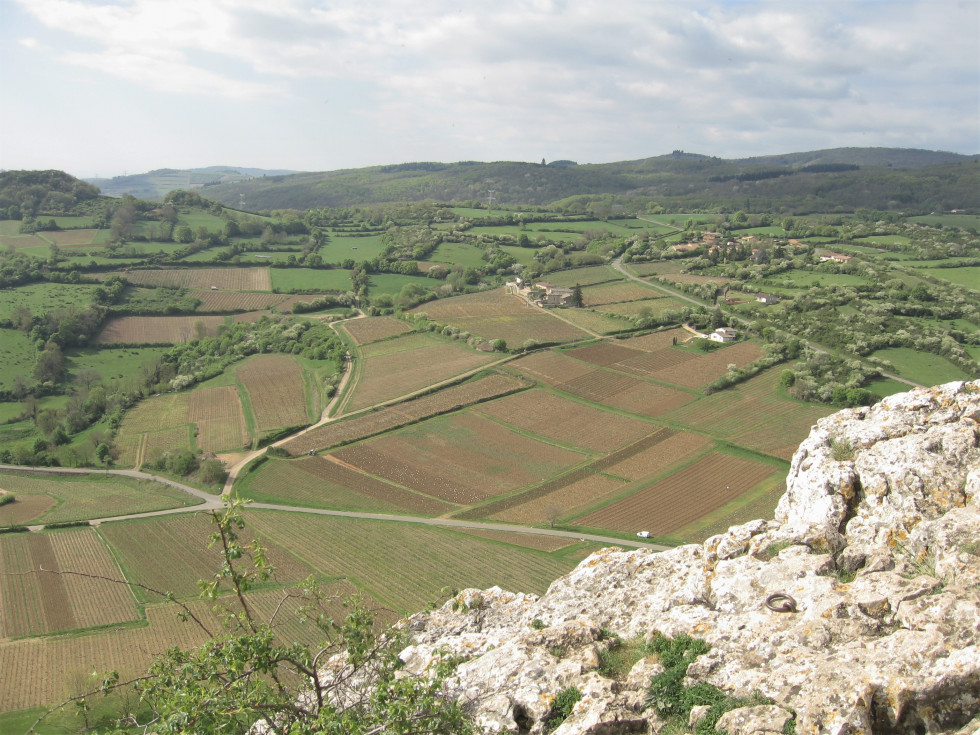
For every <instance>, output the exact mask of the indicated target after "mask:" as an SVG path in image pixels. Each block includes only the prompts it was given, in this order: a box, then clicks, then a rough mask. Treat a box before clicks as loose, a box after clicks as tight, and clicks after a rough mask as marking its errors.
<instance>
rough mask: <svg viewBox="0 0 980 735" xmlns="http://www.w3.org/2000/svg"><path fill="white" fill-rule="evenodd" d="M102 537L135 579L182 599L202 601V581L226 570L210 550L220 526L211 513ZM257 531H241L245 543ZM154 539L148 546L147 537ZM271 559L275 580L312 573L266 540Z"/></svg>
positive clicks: (135, 524)
mask: <svg viewBox="0 0 980 735" xmlns="http://www.w3.org/2000/svg"><path fill="white" fill-rule="evenodd" d="M101 531H102V534H103V535H104V536H105V537H106V539H107V540H108V541H109V543H110V544H112V546H113V547H114V548H115V549H116V551H117V553H118V556H119V560H120V562H121V563H122V565H123V567H124V568H125V569H126V572H127V574H128V575H129V577H130V578H131V579H134V580H136V581H139V582H142V583H143V584H145V585H148V586H149V587H153V588H154V589H157V590H160V591H168V590H169V591H171V592H173V593H174V594H175V595H177V596H178V597H196V596H197V595H198V593H199V591H200V590H199V588H198V585H197V581H198V580H199V579H210V578H211V577H212V575H213V574H214V572H215V570H216V569H220V567H221V564H220V558H221V557H220V554H219V551H218V549H216V548H210V549H209V548H208V544H209V543H210V537H211V534H212V533H213V532H214V527H213V525H212V524H211V521H210V519H209V518H208V516H207V515H206V514H203V513H201V514H198V513H186V514H182V515H175V516H166V517H161V518H147V519H141V520H137V521H125V522H122V523H107V524H104V525H102V526H101ZM254 537H255V533H254V531H253V530H251V529H249V528H245V529H243V530H242V531H241V532H240V535H239V540H240V541H241V543H242V544H243V545H244V544H248V543H251V541H252V539H253V538H254ZM150 538H152V539H153V543H152V544H147V543H146V540H147V539H150ZM262 543H263V545H264V546H266V548H267V551H266V556H267V558H268V561H269V563H270V564H272V565H273V566H274V567H275V568H276V572H275V580H276V581H279V582H282V583H290V582H298V581H300V580H302V579H305V578H306V577H307V575H309V574H310V569H309V568H308V567H307V566H306V565H305V564H302V563H300V562H298V561H297V560H296V559H295V558H294V557H293V556H292V555H290V554H287V553H285V552H284V551H283V550H282V549H281V548H279V546H277V545H275V544H270V543H268V542H267V541H265V540H262ZM136 594H137V595H138V596H139V597H140V598H141V599H145V600H147V601H149V602H153V601H155V599H156V598H155V597H154V596H152V595H151V594H149V593H146V592H143V591H137V592H136Z"/></svg>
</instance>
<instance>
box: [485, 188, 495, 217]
mask: <svg viewBox="0 0 980 735" xmlns="http://www.w3.org/2000/svg"><path fill="white" fill-rule="evenodd" d="M487 191H489V192H490V196H489V203H488V204H487V208H488V209H489V210H490V211H491V212H492V211H493V194H494V192H495V191H496V189H488V190H487Z"/></svg>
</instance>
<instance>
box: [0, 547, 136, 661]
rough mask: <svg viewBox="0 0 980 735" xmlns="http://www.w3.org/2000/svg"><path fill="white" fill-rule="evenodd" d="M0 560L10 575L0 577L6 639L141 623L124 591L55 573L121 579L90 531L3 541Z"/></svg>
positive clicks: (0, 620) (0, 621)
mask: <svg viewBox="0 0 980 735" xmlns="http://www.w3.org/2000/svg"><path fill="white" fill-rule="evenodd" d="M0 558H2V559H3V570H4V572H7V574H3V575H0V591H2V594H0V633H2V636H3V637H14V636H23V635H29V634H38V633H52V632H54V631H59V630H70V629H72V628H88V627H93V626H96V625H106V624H110V623H122V622H125V621H128V620H136V619H137V611H136V604H135V600H134V599H133V596H132V594H130V592H129V590H128V589H127V588H126V586H124V585H119V584H113V583H111V582H107V581H104V580H99V579H91V578H88V577H81V576H76V575H70V574H53V573H51V572H57V571H75V572H83V573H86V574H94V575H101V576H105V577H109V578H111V579H121V578H122V572H120V570H119V567H118V566H116V563H115V562H114V561H113V559H112V556H111V555H110V554H109V550H108V549H107V548H106V547H105V545H104V544H103V543H102V541H101V539H99V537H98V535H97V534H96V533H95V532H94V531H93V530H92V529H90V528H79V529H71V530H66V531H59V532H46V533H31V534H10V535H6V536H0ZM40 569H44V570H48V571H47V572H41V571H38V570H40ZM4 678H5V679H6V678H7V677H6V672H5V676H4Z"/></svg>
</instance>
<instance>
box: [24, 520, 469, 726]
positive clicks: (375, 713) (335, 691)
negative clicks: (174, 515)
mask: <svg viewBox="0 0 980 735" xmlns="http://www.w3.org/2000/svg"><path fill="white" fill-rule="evenodd" d="M240 505H241V503H240V501H234V502H232V503H230V504H229V505H228V506H227V507H226V508H225V509H224V510H223V511H221V512H218V511H212V512H211V517H212V520H213V522H214V524H215V527H216V531H215V533H214V534H213V536H212V545H213V546H216V547H217V548H218V551H219V553H220V555H221V559H222V563H221V569H220V570H219V571H218V572H217V573H216V574H215V575H214V577H213V578H211V579H210V580H207V581H202V582H201V583H200V585H201V589H202V596H203V597H204V598H206V599H208V600H213V601H215V602H216V603H217V606H216V608H215V609H216V611H220V612H221V613H222V615H223V621H224V622H223V626H222V629H221V630H211V629H209V628H208V626H207V625H206V624H205V622H204V621H203V620H202V619H201V618H200V617H198V616H196V615H195V614H194V612H193V610H192V609H191V608H190V607H188V606H187V605H186V604H184V603H182V602H180V601H178V600H176V599H175V598H174V595H173V594H172V593H164V592H160V591H158V590H154V589H152V588H149V587H146V586H145V585H141V584H137V585H136V586H138V587H141V588H142V589H144V590H147V591H150V592H153V593H155V594H158V595H161V596H162V597H164V598H166V599H168V600H170V601H172V602H174V603H175V604H176V605H178V606H179V608H180V612H179V615H180V617H181V619H183V620H184V621H185V622H187V623H188V624H191V625H196V626H198V627H199V628H200V629H202V630H203V631H204V632H205V634H206V635H207V638H208V640H207V642H206V643H204V644H203V645H201V646H199V647H197V648H194V649H191V650H187V651H184V650H181V649H178V648H176V647H174V648H171V649H169V650H168V651H167V652H166V653H164V654H163V655H162V656H161V657H160V658H158V659H157V660H156V661H154V662H153V664H152V665H151V666H150V668H149V670H148V671H147V672H146V674H144V675H142V676H139V677H136V678H135V679H132V680H129V681H120V680H119V676H118V674H117V673H116V672H109V673H108V674H107V675H106V676H105V677H104V678H103V680H102V682H101V685H100V686H99V687H98V688H97V689H95V690H94V691H92V692H89V693H88V694H86V695H81V696H78V697H75V698H73V699H72V700H69V702H65V703H62V704H61V705H58V707H56V708H53V709H52V710H49V712H48V713H46V715H44V716H42V718H41V719H39V720H38V722H36V723H35V725H34V727H32V728H31V730H30V732H33V731H34V729H35V727H36V726H37V725H38V724H39V723H40V722H41V720H43V718H44V717H45V716H47V714H50V713H51V712H53V711H54V710H55V709H58V708H60V707H63V706H65V705H66V704H68V703H70V702H74V703H75V704H76V705H78V706H79V708H80V709H82V710H83V711H85V710H86V709H87V705H86V699H87V698H91V697H94V696H97V695H98V694H100V693H101V694H108V693H111V692H115V691H118V690H122V689H130V688H132V689H133V690H135V694H136V698H135V701H133V702H132V703H131V707H130V709H131V711H129V712H125V713H122V714H121V715H120V716H119V717H118V718H117V719H116V720H115V723H114V725H113V726H112V727H111V728H110V729H106V727H105V726H104V725H103V726H102V727H100V728H99V732H114V733H124V732H125V733H131V732H133V731H134V729H135V730H137V731H141V732H155V733H188V732H200V733H204V732H207V733H248V732H250V731H253V732H262V733H282V734H283V735H285V734H286V733H288V734H289V735H306V734H307V733H308V734H310V735H312V734H313V733H326V734H328V735H331V734H332V735H342V734H344V735H346V734H351V735H371V734H374V733H393V734H397V735H415V734H418V735H421V734H422V733H443V734H445V735H450V734H455V733H470V732H472V727H471V724H470V722H469V720H468V718H467V716H466V714H465V712H464V710H463V706H462V705H461V704H460V703H459V702H457V701H456V700H454V699H452V698H450V697H449V696H447V693H446V686H445V682H446V678H447V677H448V676H449V675H450V674H451V672H452V663H451V662H450V661H449V660H448V659H446V658H444V657H440V658H438V659H436V660H435V661H434V662H433V664H432V666H431V667H430V670H429V671H428V672H427V674H428V675H427V676H421V677H416V676H403V675H401V674H400V672H399V669H400V668H401V661H400V660H399V659H398V655H397V654H398V651H399V650H400V647H401V645H402V644H403V643H404V641H402V640H401V639H400V638H399V636H398V635H397V634H384V635H379V634H378V633H377V631H376V627H375V623H374V617H373V615H372V614H371V613H370V612H369V611H367V610H366V609H365V608H364V607H363V605H362V604H361V603H360V602H359V601H358V600H356V599H347V600H346V601H345V602H344V603H343V604H344V608H345V609H346V610H347V614H346V616H345V617H344V619H343V620H340V621H336V620H334V619H333V618H332V617H330V616H329V615H328V614H327V613H326V606H327V603H329V602H331V601H334V602H336V600H333V599H332V598H328V597H327V596H325V595H324V594H322V592H321V591H320V590H319V588H318V586H317V584H316V582H315V581H314V580H312V579H309V580H307V581H306V582H305V583H303V585H301V586H300V588H299V589H297V590H293V591H289V592H286V593H284V595H283V599H282V600H281V601H280V603H279V604H278V605H277V606H276V608H275V611H274V612H273V614H272V616H271V619H269V620H261V619H260V616H259V614H258V612H257V610H256V609H255V607H253V605H252V604H251V603H250V602H249V598H248V596H247V592H248V590H249V589H250V588H251V587H252V586H253V585H254V584H256V583H258V582H262V581H265V580H268V579H269V577H270V575H271V574H272V572H273V568H272V567H271V566H270V565H269V564H268V563H267V561H266V558H265V554H264V550H263V549H262V548H261V546H259V544H258V542H252V543H251V544H247V545H246V544H243V543H241V542H240V540H239V537H238V531H239V530H241V529H242V528H243V527H244V522H243V520H242V517H241V513H240V510H241V508H240ZM41 573H52V574H80V575H81V576H93V575H87V574H82V573H78V572H46V571H45V570H41ZM112 581H116V582H119V583H120V584H130V583H128V582H124V581H121V580H112ZM229 599H230V600H232V601H233V604H232V605H227V604H225V602H226V601H227V600H229ZM292 602H296V603H298V604H291V603H292ZM290 608H292V609H294V610H296V612H297V614H298V616H299V618H300V620H301V621H302V622H304V623H306V624H307V625H308V626H310V628H311V630H312V631H313V632H315V634H316V636H317V639H318V642H317V643H316V644H315V645H307V644H303V643H296V642H285V641H283V640H282V639H281V638H280V637H279V636H278V635H277V630H278V626H277V622H279V621H277V618H278V617H280V616H283V615H285V614H286V611H287V610H289V609H290ZM253 727H254V728H255V730H252V728H253Z"/></svg>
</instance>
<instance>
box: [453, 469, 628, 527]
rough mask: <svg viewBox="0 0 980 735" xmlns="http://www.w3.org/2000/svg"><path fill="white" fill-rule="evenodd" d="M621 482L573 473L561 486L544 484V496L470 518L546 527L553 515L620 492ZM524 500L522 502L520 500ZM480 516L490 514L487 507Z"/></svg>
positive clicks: (565, 513) (531, 496) (532, 495)
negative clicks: (546, 489)
mask: <svg viewBox="0 0 980 735" xmlns="http://www.w3.org/2000/svg"><path fill="white" fill-rule="evenodd" d="M623 486H624V483H623V481H622V480H617V479H616V478H614V477H606V476H605V475H597V474H595V473H593V472H588V471H586V472H580V473H575V474H574V476H569V477H568V478H566V483H565V484H552V483H549V484H548V490H549V491H548V492H547V493H545V494H538V493H537V492H532V493H529V494H526V495H524V496H519V497H518V498H516V499H515V502H514V504H513V505H506V504H504V505H501V506H497V505H494V506H493V511H494V512H492V513H490V514H489V515H484V514H483V513H474V514H472V515H471V516H467V517H472V518H487V519H489V520H493V521H508V522H510V523H528V524H540V523H548V522H549V520H550V519H549V515H550V514H551V513H552V512H553V510H554V511H557V512H558V514H559V515H560V516H561V517H562V518H565V517H568V516H569V515H572V514H574V513H575V511H576V510H577V509H582V508H587V507H589V506H590V505H593V504H594V503H596V502H598V501H599V500H601V499H602V498H604V497H606V496H608V495H610V494H611V493H614V492H616V491H617V490H621V489H622V488H623ZM522 497H526V498H527V499H526V500H524V502H521V501H520V499H521V498H522ZM483 510H484V513H487V512H490V510H491V509H490V508H489V506H488V507H487V508H485V509H483Z"/></svg>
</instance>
